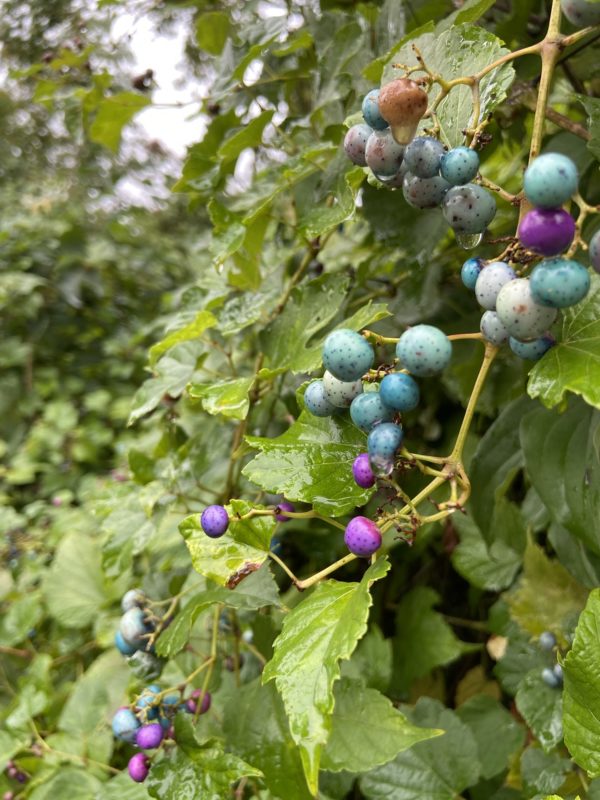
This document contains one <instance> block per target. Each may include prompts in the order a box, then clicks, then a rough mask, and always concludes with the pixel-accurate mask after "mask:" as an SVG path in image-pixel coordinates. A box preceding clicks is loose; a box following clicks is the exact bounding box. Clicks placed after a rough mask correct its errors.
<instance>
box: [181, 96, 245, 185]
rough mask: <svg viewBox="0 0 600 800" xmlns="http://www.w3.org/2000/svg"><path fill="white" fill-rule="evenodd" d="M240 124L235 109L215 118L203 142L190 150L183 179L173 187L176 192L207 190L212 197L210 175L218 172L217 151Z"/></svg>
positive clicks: (182, 174) (183, 171) (184, 166)
mask: <svg viewBox="0 0 600 800" xmlns="http://www.w3.org/2000/svg"><path fill="white" fill-rule="evenodd" d="M238 124H239V118H238V116H237V114H236V113H235V111H234V110H233V109H231V110H230V111H228V112H227V113H225V114H218V115H217V116H216V117H214V119H213V120H212V121H211V123H210V125H209V126H208V129H207V131H206V133H205V134H204V136H203V137H202V140H201V141H200V142H198V143H197V144H194V145H193V146H192V147H190V149H189V150H188V154H187V159H186V161H185V163H184V165H183V170H182V173H181V178H180V179H179V180H178V181H177V183H176V184H175V186H174V187H173V191H174V192H187V191H193V190H200V189H206V190H207V191H208V192H209V193H210V194H211V195H212V193H213V192H212V181H211V180H210V173H211V172H214V171H217V172H218V163H219V159H218V156H217V151H218V150H219V148H220V146H221V145H222V144H223V139H224V138H225V136H226V135H227V134H228V133H229V131H231V129H232V128H235V127H236V126H237V125H238Z"/></svg>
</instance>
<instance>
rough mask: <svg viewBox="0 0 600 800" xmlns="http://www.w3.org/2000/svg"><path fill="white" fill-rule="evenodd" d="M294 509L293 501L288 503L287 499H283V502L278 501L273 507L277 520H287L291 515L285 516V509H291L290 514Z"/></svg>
mask: <svg viewBox="0 0 600 800" xmlns="http://www.w3.org/2000/svg"><path fill="white" fill-rule="evenodd" d="M295 510H296V506H295V505H294V504H293V503H290V502H289V501H288V500H284V501H283V502H281V503H279V505H278V506H277V508H276V509H275V512H276V513H275V519H276V520H277V522H289V521H290V519H291V517H288V516H286V513H285V512H286V511H291V512H292V514H293V513H294V511H295Z"/></svg>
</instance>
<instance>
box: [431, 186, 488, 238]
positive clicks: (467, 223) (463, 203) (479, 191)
mask: <svg viewBox="0 0 600 800" xmlns="http://www.w3.org/2000/svg"><path fill="white" fill-rule="evenodd" d="M442 213H443V214H444V217H445V218H446V222H447V223H448V224H449V225H450V227H451V228H452V230H453V231H454V232H455V233H459V234H460V233H483V231H484V230H485V229H486V228H487V226H488V225H489V224H490V222H491V221H492V220H493V219H494V216H495V214H496V201H495V199H494V196H493V195H492V194H490V192H488V190H487V189H484V188H483V186H478V185H477V184H476V183H467V184H466V185H465V186H453V187H452V188H451V189H449V190H448V191H447V192H446V196H445V197H444V202H443V203H442Z"/></svg>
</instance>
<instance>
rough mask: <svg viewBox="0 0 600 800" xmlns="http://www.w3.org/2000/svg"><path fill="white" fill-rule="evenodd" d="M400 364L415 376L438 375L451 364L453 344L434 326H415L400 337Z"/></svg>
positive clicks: (397, 351) (398, 353) (398, 354)
mask: <svg viewBox="0 0 600 800" xmlns="http://www.w3.org/2000/svg"><path fill="white" fill-rule="evenodd" d="M396 355H397V356H398V358H399V359H400V363H401V364H402V366H403V367H405V368H406V369H407V370H408V371H409V372H412V374H413V375H418V376H420V377H422V378H427V377H429V376H431V375H437V374H438V373H439V372H441V371H442V370H443V369H445V367H447V366H448V364H449V363H450V358H451V357H452V343H451V342H450V340H449V339H448V337H447V336H446V334H445V333H444V332H443V331H441V330H440V329H439V328H435V327H434V326H433V325H415V326H414V328H409V329H408V330H407V331H405V332H404V333H403V334H402V336H401V337H400V339H399V341H398V344H397V345H396Z"/></svg>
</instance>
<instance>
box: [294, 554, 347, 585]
mask: <svg viewBox="0 0 600 800" xmlns="http://www.w3.org/2000/svg"><path fill="white" fill-rule="evenodd" d="M356 558H358V556H355V555H354V553H349V554H348V555H347V556H344V557H343V558H340V559H338V561H334V563H333V564H330V565H329V566H328V567H325V569H322V570H321V571H320V572H316V573H315V574H314V575H311V576H310V578H305V579H304V580H303V581H298V582H297V583H296V587H297V588H298V589H299V590H300V591H301V592H302V591H304V589H308V588H309V587H310V586H314V584H315V583H318V582H319V581H321V580H323V578H326V577H327V576H328V575H331V573H332V572H335V571H336V570H337V569H340V567H343V566H345V565H346V564H349V563H350V562H351V561H354V560H355V559H356Z"/></svg>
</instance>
